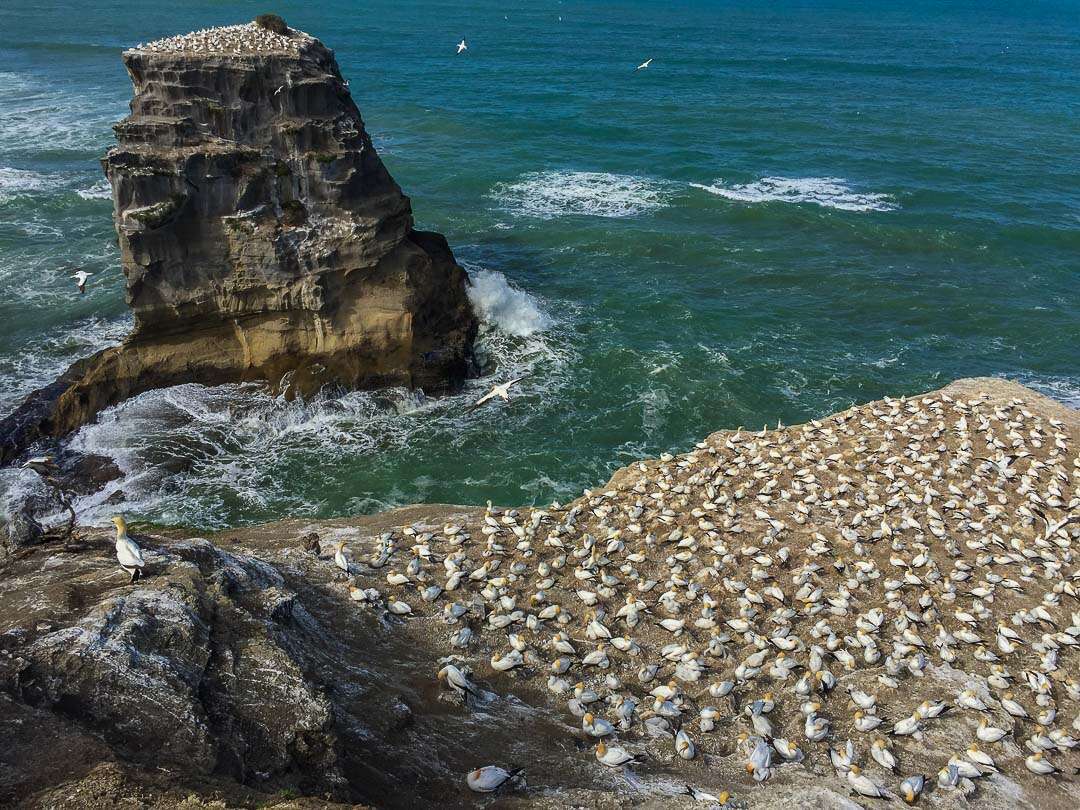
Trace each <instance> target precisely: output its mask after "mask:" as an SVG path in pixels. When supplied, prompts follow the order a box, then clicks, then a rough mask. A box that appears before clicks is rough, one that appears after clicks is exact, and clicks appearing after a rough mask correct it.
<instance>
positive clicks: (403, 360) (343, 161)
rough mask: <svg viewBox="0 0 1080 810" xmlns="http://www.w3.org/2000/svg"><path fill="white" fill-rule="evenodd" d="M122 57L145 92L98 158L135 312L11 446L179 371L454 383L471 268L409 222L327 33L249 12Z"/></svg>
mask: <svg viewBox="0 0 1080 810" xmlns="http://www.w3.org/2000/svg"><path fill="white" fill-rule="evenodd" d="M123 58H124V64H125V66H126V67H127V69H128V72H129V73H130V75H131V79H132V82H133V84H134V89H135V97H134V100H133V101H132V104H131V115H130V116H128V117H127V118H126V119H125V120H124V121H122V122H121V123H119V124H118V125H117V126H116V128H115V129H116V134H117V138H118V141H119V143H118V145H117V146H116V147H115V148H114V149H112V150H111V151H110V152H109V153H108V155H107V156H106V157H105V159H104V160H103V165H104V168H105V173H106V175H107V176H108V178H109V182H110V183H111V185H112V189H113V201H114V206H115V213H114V216H115V224H116V231H117V234H118V236H119V242H120V248H121V259H122V264H123V270H124V274H125V276H126V279H127V299H128V303H129V305H130V306H131V307H132V309H133V310H134V315H135V329H134V331H133V333H132V335H131V336H130V338H129V339H128V340H127V341H126V342H125V343H124V344H123V345H122V346H120V347H118V348H116V349H110V350H106V351H105V352H102V353H101V354H100V355H97V356H95V357H94V358H90V359H89V360H87V361H82V362H81V363H80V364H77V365H76V366H75V367H73V368H72V369H71V370H70V371H69V372H68V373H67V374H66V375H65V378H64V379H62V380H61V381H59V382H58V383H57V384H55V385H54V386H52V387H50V389H45V390H43V391H41V392H37V393H36V394H34V395H32V396H31V398H30V399H29V400H28V401H27V403H25V404H24V406H23V407H22V409H20V412H19V413H17V414H16V415H14V416H13V417H12V418H11V419H9V420H6V424H4V425H2V426H0V439H3V445H4V449H3V450H0V452H2V453H4V454H5V455H4V458H5V460H6V459H10V457H11V455H12V454H11V453H10V449H11V447H13V446H14V445H17V444H22V445H25V443H26V441H28V440H30V441H32V440H33V439H34V438H36V435H41V434H51V435H62V434H64V433H67V432H69V431H70V430H72V429H74V428H77V427H78V426H80V425H81V424H83V423H84V422H86V421H88V420H90V419H92V418H93V417H94V416H95V415H96V414H97V413H98V412H99V411H100V410H101V409H103V408H105V407H107V406H108V405H111V404H114V403H116V402H118V401H120V400H122V399H124V398H126V397H128V396H131V395H133V394H136V393H138V392H140V391H144V390H147V389H150V388H155V387H162V386H166V385H173V384H178V383H183V382H201V383H206V384H217V383H223V382H231V381H238V380H267V381H269V382H270V383H272V384H274V385H279V384H280V385H283V386H287V388H288V390H291V391H297V392H301V393H306V392H309V391H312V390H315V389H317V388H319V387H321V386H322V385H325V384H339V385H342V386H346V387H350V388H373V387H381V386H388V385H405V386H409V387H414V388H423V389H424V390H425V391H428V392H441V391H444V390H447V389H450V388H453V387H455V386H457V385H459V384H460V383H461V382H462V381H463V379H464V378H465V377H466V376H467V375H468V374H469V372H470V370H471V368H472V362H473V361H472V341H473V338H474V336H475V333H476V319H475V316H474V315H473V313H472V311H471V309H470V306H469V303H468V299H467V297H466V293H465V286H466V283H467V278H466V275H465V272H464V271H463V270H462V269H461V267H459V266H458V265H457V263H456V262H455V261H454V257H453V254H452V252H451V251H450V248H449V246H448V245H447V243H446V240H445V239H444V238H443V237H441V236H440V235H438V234H434V233H423V232H419V231H416V230H414V229H413V219H412V210H411V206H410V203H409V199H408V197H406V196H405V195H404V194H402V192H401V189H400V188H399V187H398V185H397V184H396V183H395V182H394V180H393V178H392V177H391V176H390V174H389V172H388V171H387V170H386V167H385V166H384V165H383V163H382V161H381V160H380V158H379V156H378V154H377V153H376V151H375V149H374V147H373V146H372V143H371V139H370V138H369V137H368V135H367V133H366V132H365V130H364V124H363V121H362V120H361V117H360V113H359V111H358V110H357V107H356V105H355V104H354V102H353V100H352V98H351V96H350V94H349V90H348V87H347V85H346V83H345V81H344V80H343V79H342V77H341V74H340V72H339V70H338V67H337V63H336V61H335V60H334V55H333V53H332V52H331V51H330V50H329V49H327V48H326V47H325V46H324V45H323V44H322V43H321V42H319V41H318V40H317V39H314V38H313V37H310V36H308V35H307V34H304V33H301V32H299V31H294V30H290V31H288V33H287V34H286V35H280V34H276V33H273V32H271V31H268V30H266V29H264V28H261V27H259V26H256V25H254V24H251V25H245V26H232V27H230V28H223V29H211V30H209V31H204V32H199V33H197V34H190V35H187V36H184V37H174V38H171V39H168V40H162V41H160V42H157V43H151V44H150V45H146V46H139V47H138V48H134V49H132V50H129V51H126V52H125V53H124V57H123Z"/></svg>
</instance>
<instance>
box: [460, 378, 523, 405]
mask: <svg viewBox="0 0 1080 810" xmlns="http://www.w3.org/2000/svg"><path fill="white" fill-rule="evenodd" d="M524 379H525V378H524V377H515V378H514V379H512V380H510V381H508V382H505V383H503V384H502V385H499V384H495V385H493V386H491V390H490V391H488V392H487V393H486V394H484V395H483V396H482V397H480V399H478V400H476V402H474V403H473V405H472V407H473V408H479V407H480V406H481V405H483V404H484V403H485V402H487V401H488V400H490V399H494V398H495V397H499V398H501V399H502V400H503V402H509V401H510V386H512V385H517V384H518V383H519V382H521V381H522V380H524Z"/></svg>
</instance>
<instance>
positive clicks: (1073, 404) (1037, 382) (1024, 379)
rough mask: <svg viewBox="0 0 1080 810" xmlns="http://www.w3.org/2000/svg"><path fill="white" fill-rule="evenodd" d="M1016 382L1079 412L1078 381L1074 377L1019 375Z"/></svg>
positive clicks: (1079, 395) (1079, 390)
mask: <svg viewBox="0 0 1080 810" xmlns="http://www.w3.org/2000/svg"><path fill="white" fill-rule="evenodd" d="M1016 381H1017V382H1018V383H1020V384H1021V385H1026V386H1027V387H1028V388H1034V389H1035V390H1036V391H1038V392H1040V393H1042V394H1046V396H1048V397H1050V398H1051V399H1056V400H1057V401H1058V402H1060V403H1061V404H1062V405H1068V406H1069V407H1070V408H1075V409H1077V410H1080V379H1078V378H1076V377H1040V376H1035V375H1031V374H1021V375H1019V376H1018V377H1017V379H1016Z"/></svg>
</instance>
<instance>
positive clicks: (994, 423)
mask: <svg viewBox="0 0 1080 810" xmlns="http://www.w3.org/2000/svg"><path fill="white" fill-rule="evenodd" d="M1078 517H1080V456H1078V455H1077V451H1076V444H1075V436H1074V435H1070V431H1069V429H1068V428H1067V426H1066V425H1065V423H1063V422H1061V421H1059V420H1057V419H1055V418H1044V417H1042V416H1040V415H1038V414H1037V413H1033V412H1032V411H1031V410H1029V408H1028V406H1027V405H1026V404H1025V402H1024V401H1023V400H1022V399H1013V400H1012V401H1010V402H1007V403H997V404H993V403H990V402H989V401H988V400H987V399H986V398H984V397H980V396H950V395H949V394H946V393H940V394H937V395H928V396H923V397H918V398H913V399H886V400H884V401H883V402H880V403H877V404H872V405H868V406H862V407H857V408H854V409H852V410H850V411H847V412H845V413H842V414H839V415H837V416H834V417H830V418H827V419H823V420H818V421H814V422H811V423H808V424H805V425H800V426H797V427H788V428H780V427H778V429H776V430H761V431H758V432H751V431H739V432H734V433H723V434H716V435H715V436H713V437H711V438H710V439H708V440H706V441H704V442H701V443H699V444H698V445H697V446H696V447H695V448H694V449H693V450H692V451H691V452H689V453H685V454H682V455H677V456H675V455H664V456H662V457H661V458H660V459H659V460H657V461H649V462H641V463H639V464H636V465H634V466H632V467H630V468H628V469H626V470H624V471H622V472H621V473H620V474H619V475H617V476H616V477H615V479H613V481H612V482H611V484H609V486H608V488H607V489H605V490H604V491H591V492H590V491H586V493H585V496H584V497H583V498H581V499H580V500H578V501H577V502H575V503H573V504H572V505H570V506H569V507H560V506H558V505H553V506H552V507H551V508H549V509H522V510H516V509H499V508H495V507H491V506H490V505H489V508H488V509H487V510H486V512H485V513H484V514H483V518H482V521H479V522H477V523H476V524H475V525H460V524H446V525H444V526H442V527H441V528H440V529H437V530H434V531H431V530H429V531H424V530H422V529H418V528H417V527H413V526H407V527H403V528H402V529H401V530H400V531H398V532H386V533H384V534H383V535H382V536H381V537H380V538H379V539H378V541H377V544H376V546H375V547H374V549H373V550H372V551H371V553H366V554H365V556H359V555H358V556H357V558H356V559H354V560H353V561H352V562H351V564H350V563H348V562H347V561H346V560H345V559H343V557H345V553H346V550H345V549H343V548H342V545H341V544H340V543H339V544H338V545H337V546H336V549H335V550H336V554H335V559H336V561H337V562H336V564H337V566H338V567H339V568H344V567H348V568H349V570H350V571H351V572H352V573H353V574H355V576H354V577H353V579H352V580H351V581H350V583H349V586H348V587H349V592H350V595H351V596H352V598H353V599H354V600H356V601H357V602H359V603H360V609H367V610H374V611H380V612H384V613H385V615H387V616H392V617H400V619H401V620H404V621H417V617H425V619H426V620H428V621H434V624H433V626H434V627H435V628H436V630H435V635H436V637H441V638H442V639H443V642H444V644H445V652H446V653H447V656H446V657H444V658H443V659H441V660H440V665H441V669H440V671H439V679H440V681H441V682H442V683H444V685H445V687H446V688H447V689H448V690H449V692H450V693H451V694H459V695H460V698H461V700H462V702H463V704H464V707H465V709H466V710H468V707H469V706H471V705H480V706H482V705H483V703H484V701H485V694H488V690H495V691H498V689H499V687H498V685H497V684H498V683H499V680H500V679H503V678H507V677H511V678H516V679H521V680H537V681H539V682H541V683H543V684H544V685H545V686H546V689H547V690H548V692H549V693H550V698H551V700H552V701H554V703H555V705H556V706H557V707H558V709H559V711H560V712H562V713H564V715H565V716H566V717H567V718H570V719H571V720H572V721H573V722H574V723H575V724H576V725H577V726H579V727H580V729H581V733H582V735H583V736H585V737H587V738H589V739H590V740H592V750H591V751H590V752H587V753H583V754H582V756H594V757H595V759H596V760H597V763H598V765H597V767H608V768H618V769H633V768H635V767H636V763H644V762H647V761H648V759H649V758H650V757H668V758H674V757H678V758H682V759H684V760H694V759H697V758H701V757H705V758H712V757H717V758H721V757H730V756H732V755H733V752H734V755H735V756H737V757H738V759H739V761H740V763H741V766H742V767H744V768H745V773H746V775H747V777H750V778H752V779H753V780H754V781H757V782H764V781H766V780H769V779H770V778H771V777H773V776H774V775H775V774H777V773H779V772H781V771H786V770H788V769H795V770H798V769H812V770H818V771H819V770H820V769H821V768H828V769H829V770H830V771H831V772H834V773H835V778H836V779H837V780H839V782H840V785H841V786H842V787H843V788H845V789H847V790H850V791H851V792H852V793H854V794H856V795H857V796H858V797H873V798H876V797H885V798H887V797H895V796H899V797H901V798H903V799H904V800H905V801H907V802H909V803H914V802H917V801H919V800H920V795H921V794H923V793H925V792H927V791H931V790H932V791H934V792H935V793H940V794H945V793H949V792H958V794H959V795H968V796H969V795H971V794H972V793H976V792H977V791H978V790H979V785H980V782H982V781H983V780H986V779H988V778H993V777H995V776H996V775H997V774H999V773H1001V774H1006V775H1012V777H1013V778H1017V779H1020V778H1023V776H1024V774H1025V772H1026V774H1027V778H1030V777H1031V776H1033V775H1034V776H1037V777H1038V778H1040V779H1042V780H1045V781H1046V782H1047V783H1051V782H1055V781H1057V782H1060V783H1061V785H1062V786H1064V785H1066V784H1067V783H1071V780H1072V776H1071V774H1073V773H1075V770H1076V765H1077V764H1078V763H1080V756H1078V753H1077V751H1076V747H1077V739H1076V738H1077V737H1078V736H1080V656H1078V654H1077V647H1078V645H1080V594H1078V588H1080V561H1078V560H1077V559H1076V551H1075V550H1076V548H1077V544H1078V542H1080V537H1078V535H1080V524H1078V523H1077V522H1076V521H1077V518H1078ZM327 564H333V563H331V562H330V561H327ZM343 587H344V586H343ZM394 621H397V619H394ZM443 622H445V627H444V629H443V630H441V631H440V630H438V629H437V628H438V627H439V626H441V623H443ZM930 674H933V675H935V676H936V677H934V678H927V677H926V676H927V675H930ZM943 677H944V682H945V683H948V684H952V686H951V688H947V689H944V690H943V689H942V682H943ZM481 678H482V679H484V680H485V682H486V683H487V684H488V685H487V686H485V687H481V686H478V685H477V684H476V683H475V681H476V680H477V679H481ZM493 684H494V685H493ZM924 684H925V686H924ZM946 728H948V729H949V730H948V731H946ZM958 730H959V731H958ZM958 734H959V736H957V735H958ZM940 737H944V738H946V739H948V740H949V741H950V742H951V744H952V745H953V747H952V749H951V750H950V753H948V754H947V755H944V756H938V757H937V758H936V759H935V758H933V757H932V755H930V754H929V752H932V751H934V750H936V749H938V748H940V747H941V744H940V739H935V738H940ZM504 764H505V763H504ZM485 768H486V769H478V770H476V771H474V772H470V773H469V775H468V784H469V786H470V787H471V788H472V789H474V790H479V791H487V790H495V789H500V790H505V789H508V788H511V787H513V786H514V784H515V782H516V780H518V778H519V777H518V775H517V774H516V773H514V772H513V771H511V770H509V765H507V767H506V768H503V767H502V766H501V765H499V764H491V765H486V766H485ZM492 769H494V770H492ZM751 784H753V783H752V782H751ZM733 789H734V788H733ZM1070 790H1071V788H1070ZM687 791H688V792H689V793H690V795H695V788H694V787H693V786H692V785H688V786H687ZM698 793H700V794H701V795H699V796H698V798H702V796H704V797H711V798H709V799H707V800H709V801H716V802H721V803H722V802H724V801H726V800H727V799H728V798H729V797H728V796H727V795H717V794H716V793H711V794H710V793H705V792H704V791H698ZM1062 795H1063V796H1064V795H1065V794H1062ZM1069 795H1073V796H1075V792H1073V793H1071V794H1069Z"/></svg>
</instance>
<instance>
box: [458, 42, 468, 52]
mask: <svg viewBox="0 0 1080 810" xmlns="http://www.w3.org/2000/svg"><path fill="white" fill-rule="evenodd" d="M467 50H469V46H468V45H466V44H465V40H464V38H462V40H461V42H459V43H458V44H457V52H458V53H461V52H463V51H467Z"/></svg>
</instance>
